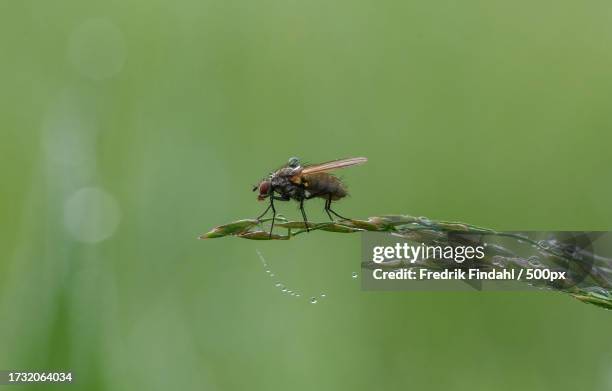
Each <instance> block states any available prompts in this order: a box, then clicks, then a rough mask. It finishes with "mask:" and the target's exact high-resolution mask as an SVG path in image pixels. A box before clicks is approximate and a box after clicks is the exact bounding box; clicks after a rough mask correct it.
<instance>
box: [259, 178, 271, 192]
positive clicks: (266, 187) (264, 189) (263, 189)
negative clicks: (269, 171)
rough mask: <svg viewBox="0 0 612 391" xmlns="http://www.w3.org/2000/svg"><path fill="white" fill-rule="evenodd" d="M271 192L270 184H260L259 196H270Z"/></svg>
mask: <svg viewBox="0 0 612 391" xmlns="http://www.w3.org/2000/svg"><path fill="white" fill-rule="evenodd" d="M269 191H270V182H268V181H263V182H261V183H260V184H259V194H262V195H263V194H268V192H269Z"/></svg>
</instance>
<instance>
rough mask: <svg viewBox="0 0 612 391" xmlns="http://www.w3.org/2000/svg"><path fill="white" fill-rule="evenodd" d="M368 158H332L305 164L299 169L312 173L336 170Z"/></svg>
mask: <svg viewBox="0 0 612 391" xmlns="http://www.w3.org/2000/svg"><path fill="white" fill-rule="evenodd" d="M367 161H368V159H366V158H364V157H351V158H348V159H339V160H332V161H331V162H326V163H321V164H313V165H310V166H306V167H304V168H303V169H302V171H300V174H313V173H315V172H323V171H331V170H337V169H339V168H345V167H350V166H356V165H358V164H363V163H365V162H367Z"/></svg>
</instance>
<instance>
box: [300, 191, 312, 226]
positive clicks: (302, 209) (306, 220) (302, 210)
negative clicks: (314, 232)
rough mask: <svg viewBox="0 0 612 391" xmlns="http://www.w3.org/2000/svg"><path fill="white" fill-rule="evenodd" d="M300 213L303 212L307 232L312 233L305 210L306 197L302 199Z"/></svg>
mask: <svg viewBox="0 0 612 391" xmlns="http://www.w3.org/2000/svg"><path fill="white" fill-rule="evenodd" d="M300 211H301V212H302V218H303V219H304V225H305V226H306V232H310V228H308V219H307V218H306V211H305V210H304V197H302V198H300Z"/></svg>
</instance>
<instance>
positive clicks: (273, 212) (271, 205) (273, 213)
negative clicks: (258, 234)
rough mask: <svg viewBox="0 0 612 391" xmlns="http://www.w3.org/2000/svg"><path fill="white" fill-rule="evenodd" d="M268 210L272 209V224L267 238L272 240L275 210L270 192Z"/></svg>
mask: <svg viewBox="0 0 612 391" xmlns="http://www.w3.org/2000/svg"><path fill="white" fill-rule="evenodd" d="M270 208H272V224H270V234H269V237H270V238H272V230H273V229H274V219H276V208H274V191H272V195H271V196H270Z"/></svg>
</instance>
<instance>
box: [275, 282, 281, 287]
mask: <svg viewBox="0 0 612 391" xmlns="http://www.w3.org/2000/svg"><path fill="white" fill-rule="evenodd" d="M274 286H275V287H277V288H282V287H283V284H281V283H280V282H277V283H276V284H274Z"/></svg>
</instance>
